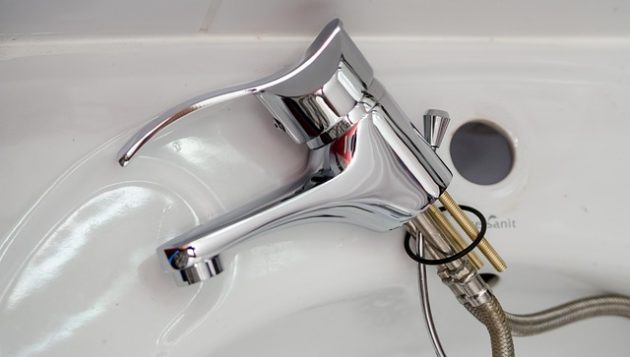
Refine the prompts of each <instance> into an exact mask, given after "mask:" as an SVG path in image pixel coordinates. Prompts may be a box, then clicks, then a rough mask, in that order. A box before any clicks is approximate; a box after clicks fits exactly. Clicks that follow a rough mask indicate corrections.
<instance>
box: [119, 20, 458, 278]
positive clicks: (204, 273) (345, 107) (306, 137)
mask: <svg viewBox="0 0 630 357" xmlns="http://www.w3.org/2000/svg"><path fill="white" fill-rule="evenodd" d="M246 94H255V95H256V96H257V98H258V99H259V100H260V101H261V103H262V104H263V105H264V106H265V107H266V108H267V109H268V110H269V112H270V113H271V114H272V115H273V116H274V118H275V124H276V126H277V127H278V128H280V129H282V130H283V131H285V132H286V133H287V134H288V135H289V136H290V137H291V138H292V139H293V140H294V141H295V142H296V143H298V144H306V145H307V146H308V147H309V148H310V154H309V165H308V166H307V169H306V170H305V172H304V178H303V180H301V181H299V182H298V183H297V184H294V185H293V186H292V187H288V188H286V190H284V192H282V193H281V194H278V195H276V197H275V198H273V199H271V200H270V199H268V198H267V199H265V201H263V202H260V201H257V202H252V203H250V204H249V205H247V206H245V207H242V208H241V209H239V210H235V211H233V212H229V213H227V214H225V215H223V216H220V217H216V218H214V219H213V220H211V221H210V222H207V223H205V224H203V225H200V226H198V227H196V228H194V229H192V230H191V231H189V232H187V233H185V234H183V235H180V236H179V237H176V238H175V239H173V240H171V241H169V242H168V243H166V244H164V245H162V246H161V247H160V248H158V254H160V255H161V256H162V259H161V261H162V262H163V263H164V264H165V266H166V267H167V269H174V270H175V273H176V274H175V275H176V276H177V277H178V281H179V282H180V283H183V284H193V283H196V282H199V281H202V280H206V279H208V278H210V277H212V276H215V275H216V274H218V273H220V272H221V271H222V269H223V265H222V264H221V260H220V258H219V254H220V253H221V252H223V251H224V250H225V249H227V248H229V247H231V246H233V245H235V244H237V243H239V242H241V241H243V240H245V239H247V238H250V237H253V236H255V235H257V234H260V233H263V232H266V231H269V230H272V229H275V228H278V227H281V226H287V225H291V224H295V223H302V222H307V221H309V222H312V221H338V222H346V223H352V224H355V225H360V226H363V227H366V228H369V229H372V230H376V231H387V230H391V229H394V228H398V227H400V226H402V225H403V224H404V223H406V222H408V221H409V220H410V219H412V218H413V217H414V216H416V215H417V214H418V213H419V212H421V211H422V210H423V209H424V208H425V207H426V206H427V205H429V204H430V203H432V202H434V201H435V200H436V199H437V197H439V196H440V195H441V194H442V192H444V191H445V190H446V188H447V186H448V184H449V183H450V180H451V177H452V175H451V172H450V171H449V170H448V168H447V167H446V166H445V165H444V163H443V162H442V161H441V160H440V158H439V157H438V156H437V155H436V154H435V152H434V151H433V150H432V148H431V146H430V145H429V144H428V143H427V141H426V140H425V139H424V138H423V137H422V136H421V135H420V134H419V132H418V131H417V130H416V128H415V127H414V126H413V124H412V123H411V120H410V119H409V118H408V117H407V116H406V115H405V114H404V113H403V112H402V111H401V110H400V108H399V107H398V106H397V105H396V103H395V102H394V101H393V99H392V98H391V96H390V95H389V94H388V93H387V92H386V91H385V89H384V88H383V87H382V86H381V84H380V83H379V82H378V81H377V80H375V79H374V78H373V73H372V69H371V68H370V66H369V64H368V63H367V61H366V60H365V58H364V57H363V55H362V54H361V52H360V51H359V50H358V48H357V47H356V45H355V44H354V43H353V42H352V40H351V39H350V37H349V36H348V34H347V33H346V32H345V31H344V30H343V28H342V27H341V22H340V21H339V20H334V21H332V22H331V23H329V24H328V25H327V26H326V27H325V28H324V29H323V30H322V32H321V33H320V35H319V36H318V37H317V38H316V39H315V41H314V42H313V44H312V45H311V46H310V47H309V49H308V50H307V52H306V55H305V57H304V59H303V60H302V61H301V62H300V63H299V64H298V65H297V66H296V67H295V68H294V69H292V70H290V71H288V72H286V73H282V74H279V75H274V76H271V77H269V78H266V79H263V80H260V81H256V82H254V83H251V84H247V85H244V86H240V87H235V88H231V89H227V90H222V91H219V92H214V93H210V94H207V95H203V96H200V97H197V98H193V99H191V100H190V101H188V102H185V103H183V104H181V105H180V106H177V107H175V108H172V109H170V110H168V111H166V112H165V113H164V114H162V115H160V116H158V117H157V118H156V119H155V120H153V121H152V122H150V123H149V124H147V125H146V126H145V127H144V128H143V129H142V130H141V131H140V132H138V133H137V134H136V135H135V136H134V137H133V138H132V139H131V140H130V141H129V142H128V143H127V144H126V145H125V146H124V147H123V149H122V150H121V152H120V155H119V163H120V164H121V165H123V166H124V165H125V164H126V163H127V162H128V161H129V160H130V159H131V158H132V157H133V155H134V154H135V153H136V152H137V151H138V150H139V149H140V147H142V146H143V145H144V144H145V143H146V142H147V141H148V140H149V139H150V138H151V137H152V136H153V135H155V133H157V132H158V131H160V130H161V129H162V128H164V127H165V126H167V125H169V124H170V123H172V122H174V121H176V120H178V119H179V118H182V117H184V116H186V115H187V114H189V113H191V112H193V111H196V110H198V109H201V108H204V107H207V106H210V105H214V104H216V103H219V102H222V101H225V100H231V99H234V98H237V97H240V96H242V95H246Z"/></svg>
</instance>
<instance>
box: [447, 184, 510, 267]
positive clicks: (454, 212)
mask: <svg viewBox="0 0 630 357" xmlns="http://www.w3.org/2000/svg"><path fill="white" fill-rule="evenodd" d="M439 200H440V202H441V203H442V204H443V205H444V207H445V208H446V210H447V211H448V212H449V213H450V214H451V216H453V218H454V219H455V221H457V223H458V224H459V225H460V226H461V227H462V229H463V230H464V232H466V234H467V235H468V237H469V238H470V239H475V238H476V237H477V234H479V230H477V227H476V226H475V224H474V223H473V222H472V221H471V220H470V218H468V216H466V214H465V213H464V212H463V211H462V210H461V208H459V205H458V204H457V203H456V202H455V200H453V197H451V195H450V194H449V193H448V192H446V191H445V192H444V193H443V194H442V195H441V196H440V198H439ZM479 249H480V250H481V252H482V253H483V255H484V256H485V257H486V259H488V261H489V262H490V264H492V266H493V267H494V269H495V270H496V271H498V272H502V271H505V269H507V265H506V264H505V261H504V260H503V259H502V258H501V257H500V256H499V254H498V253H497V252H496V250H494V248H493V247H492V245H490V243H489V242H488V241H487V240H486V239H485V238H484V239H483V240H482V241H481V243H479Z"/></svg>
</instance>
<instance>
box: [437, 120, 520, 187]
mask: <svg viewBox="0 0 630 357" xmlns="http://www.w3.org/2000/svg"><path fill="white" fill-rule="evenodd" d="M450 152H451V159H452V160H453V165H455V169H456V170H457V172H459V174H460V175H462V176H463V177H464V178H465V179H466V180H468V181H470V182H472V183H476V184H478V185H494V184H497V183H499V182H501V181H503V180H504V179H505V178H506V177H507V176H508V175H509V174H510V172H511V171H512V167H513V165H514V149H513V145H512V142H511V141H510V139H509V138H508V137H507V135H506V134H505V132H504V131H503V130H501V129H500V128H498V127H497V126H495V125H494V124H490V123H487V122H485V121H473V122H469V123H466V124H464V125H462V126H460V127H459V128H458V129H457V130H456V131H455V134H454V135H453V138H452V139H451V146H450Z"/></svg>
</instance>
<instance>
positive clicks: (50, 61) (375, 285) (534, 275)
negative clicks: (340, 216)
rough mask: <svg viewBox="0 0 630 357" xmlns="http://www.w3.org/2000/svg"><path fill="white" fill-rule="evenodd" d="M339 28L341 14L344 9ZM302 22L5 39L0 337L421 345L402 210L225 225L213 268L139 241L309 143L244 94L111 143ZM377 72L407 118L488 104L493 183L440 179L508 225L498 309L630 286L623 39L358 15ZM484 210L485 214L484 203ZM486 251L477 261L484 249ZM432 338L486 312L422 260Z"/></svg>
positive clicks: (160, 235)
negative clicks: (256, 35)
mask: <svg viewBox="0 0 630 357" xmlns="http://www.w3.org/2000/svg"><path fill="white" fill-rule="evenodd" d="M348 31H349V32H350V33H351V34H352V28H349V29H348ZM308 42H309V39H302V38H296V39H291V38H288V39H286V38H285V39H276V40H273V41H271V40H270V41H265V40H238V41H226V40H221V39H216V38H215V39H213V38H206V37H196V36H190V37H181V38H180V37H165V38H161V37H156V38H135V39H107V38H102V39H95V40H81V39H72V40H46V41H39V40H37V39H35V40H16V41H11V40H10V39H7V40H6V41H3V42H1V43H0V78H2V80H1V81H0V117H1V118H2V119H0V125H1V129H0V164H1V165H2V166H1V167H2V174H1V175H0V197H2V201H3V202H4V204H3V208H2V209H1V210H0V321H2V322H1V323H0V355H2V356H15V357H26V356H78V355H90V356H132V355H137V356H222V357H227V356H432V355H433V354H432V353H433V352H432V347H431V345H430V344H429V340H428V338H427V336H426V333H425V331H424V328H423V322H422V320H421V315H420V310H419V301H418V293H417V277H416V270H415V266H414V264H412V262H411V261H410V260H409V259H408V258H407V257H406V256H405V254H404V252H403V250H402V232H401V231H393V232H390V233H388V234H377V233H373V232H370V231H365V230H362V229H360V228H357V227H353V226H345V225H338V224H317V225H315V224H311V225H305V226H301V227H294V228H290V229H285V230H281V231H276V232H274V233H272V234H267V235H265V236H260V237H258V238H257V239H254V240H251V241H249V242H247V243H245V244H242V245H239V246H236V247H234V248H232V249H230V250H229V251H228V252H227V254H225V256H224V259H223V262H224V263H225V265H226V267H225V268H226V269H225V272H224V273H222V274H221V275H220V276H218V277H217V278H214V279H213V280H210V281H208V282H206V283H204V284H200V285H197V286H193V287H186V288H182V287H176V286H175V283H174V280H173V279H172V278H171V276H169V275H167V274H165V273H164V272H163V271H162V270H161V268H160V266H159V264H158V261H157V256H156V254H155V248H156V247H157V246H158V245H159V244H161V243H162V242H164V241H166V240H168V239H170V238H172V237H173V236H175V235H177V234H179V233H182V232H184V231H186V230H188V229H190V228H192V227H193V226H195V225H197V224H198V223H200V222H204V221H206V220H208V219H209V218H211V217H212V216H214V215H216V214H218V213H221V212H225V211H228V210H230V209H232V208H235V207H238V206H240V205H241V204H243V203H245V202H247V201H249V200H251V199H252V198H253V197H259V196H261V195H263V194H264V193H266V192H269V191H271V190H272V189H274V188H277V187H280V186H282V185H284V184H285V183H287V182H290V181H292V180H294V179H295V178H296V177H298V176H300V173H301V170H302V168H303V166H304V164H305V159H306V158H305V155H306V152H305V150H303V149H302V148H300V147H298V146H296V145H294V144H293V143H292V142H291V141H290V140H289V139H288V138H287V137H286V136H285V135H284V134H283V133H281V132H279V131H277V130H275V129H274V128H273V126H272V125H271V120H270V117H269V115H268V114H267V112H266V111H265V110H264V109H263V108H262V107H261V106H260V105H259V104H258V103H257V102H256V100H255V99H253V98H248V99H242V100H239V101H236V102H230V103H229V105H223V106H221V107H216V108H212V109H210V110H206V111H203V112H201V113H199V114H198V115H195V117H192V118H190V119H187V120H183V121H182V122H181V123H179V124H177V125H174V126H173V127H172V128H171V129H170V130H168V131H167V132H165V133H164V134H163V135H161V136H160V137H159V138H158V139H157V140H155V141H153V142H152V143H150V144H149V145H148V146H147V147H146V148H145V149H144V150H143V151H142V152H141V156H139V157H138V158H137V159H135V160H134V161H133V162H132V163H131V164H130V165H129V166H128V167H126V168H124V169H123V168H121V167H119V166H118V164H117V162H116V158H115V156H116V152H117V151H118V149H119V148H120V146H121V145H122V144H123V143H124V142H125V141H126V140H127V139H128V138H129V136H130V135H131V134H132V133H133V132H134V131H135V130H136V129H137V128H138V127H139V126H140V125H141V124H143V123H145V122H146V121H147V120H149V119H150V118H151V117H152V116H153V115H155V114H157V113H159V112H160V111H161V110H164V109H166V108H167V107H169V106H171V105H173V104H177V103H178V102H180V101H182V100H184V99H187V98H189V97H192V96H194V95H196V94H200V93H203V92H206V91H208V90H211V89H218V88H222V87H225V86H227V85H230V84H234V83H239V82H243V81H248V80H251V79H256V78H259V77H261V76H263V75H266V74H269V73H273V72H275V71H276V70H278V69H280V68H281V67H282V66H285V65H289V64H291V63H293V62H294V61H295V60H296V59H297V58H298V57H299V56H300V55H301V53H302V51H303V49H304V48H305V47H306V45H307V44H308ZM357 43H358V45H359V47H360V48H361V50H362V51H363V52H364V54H365V56H366V57H367V58H368V60H369V61H370V62H371V64H372V66H373V67H374V70H375V74H376V76H377V78H379V80H380V81H381V82H382V83H383V84H384V85H385V86H386V87H387V88H388V89H389V90H390V92H391V93H392V95H393V96H394V98H396V100H397V101H398V103H399V104H400V105H401V106H402V108H403V109H404V110H405V111H406V112H407V113H408V114H410V115H412V116H414V117H416V118H418V119H419V117H420V115H421V113H422V112H424V110H426V109H428V108H433V107H436V108H441V109H445V110H448V111H449V112H450V114H451V116H452V118H453V124H452V126H451V128H450V130H449V133H448V134H447V138H446V140H445V144H443V147H442V149H441V150H440V153H441V155H442V157H443V158H444V160H445V162H447V164H449V165H451V164H452V163H451V160H450V156H449V141H450V139H451V136H452V133H453V131H454V130H455V129H456V128H457V127H458V126H460V125H462V124H463V123H465V122H468V121H470V120H473V119H485V120H488V121H491V122H493V123H494V125H497V126H499V127H501V128H502V129H503V130H504V131H505V132H507V133H508V134H509V136H510V138H511V140H512V142H513V144H514V147H515V154H516V161H515V164H514V168H513V170H512V172H511V173H510V175H509V176H508V177H507V178H506V179H505V180H504V181H502V182H501V183H499V184H496V185H492V186H479V185H475V184H472V183H469V182H467V181H466V180H465V179H463V178H461V177H460V176H459V175H458V173H457V172H456V171H454V173H455V178H454V180H453V183H452V189H451V192H452V194H453V195H454V196H455V197H457V198H458V200H459V201H461V203H466V204H472V205H474V206H475V207H477V208H479V209H481V210H482V211H483V212H484V213H485V214H486V215H487V216H490V215H495V216H496V221H495V223H496V222H498V221H500V220H510V221H513V222H514V224H513V225H510V228H505V226H504V227H503V228H500V224H499V225H497V226H498V227H495V228H492V227H491V229H490V230H489V233H488V237H489V239H490V240H491V242H492V243H493V244H494V246H495V247H496V248H497V250H498V251H499V252H500V253H501V254H502V256H503V257H504V258H505V260H506V261H507V263H508V265H509V270H508V271H507V272H505V273H503V274H501V279H500V281H499V284H498V285H497V287H496V289H495V292H496V294H497V296H498V297H499V298H500V301H501V302H502V304H503V306H504V307H505V308H506V309H507V310H508V311H510V312H516V313H521V312H522V313H524V312H532V311H537V310H539V309H542V308H546V307H549V306H551V305H555V304H559V303H561V302H564V301H567V300H569V299H573V298H577V297H582V296H584V295H589V294H596V293H601V292H617V293H626V294H630V286H629V285H628V276H629V275H628V274H629V273H628V271H629V269H630V261H628V259H627V256H628V252H629V251H630V239H628V233H627V231H626V230H625V223H626V222H627V203H628V201H630V189H628V187H627V183H628V182H630V169H629V167H628V164H627V163H628V154H629V153H630V148H629V147H628V140H627V136H628V133H629V132H630V101H629V100H628V98H630V42H629V41H627V40H624V39H613V38H611V39H597V40H589V39H575V40H570V41H567V40H554V39H547V40H526V39H520V40H517V39H514V40H509V39H503V40H496V41H493V40H465V39H450V40H443V41H433V40H428V39H422V38H392V39H384V38H377V37H374V38H370V37H361V38H358V39H357ZM491 223H492V222H491ZM484 271H490V268H489V265H487V267H486V268H484ZM430 275H431V278H432V280H431V281H430V287H431V295H432V304H433V307H434V315H435V318H436V323H437V327H438V329H439V331H440V333H441V336H442V339H443V343H444V345H445V348H446V350H447V352H448V353H449V356H489V355H490V348H489V340H488V338H487V336H486V333H485V330H484V328H483V327H482V325H481V324H479V323H478V322H476V321H475V320H474V319H473V318H472V317H471V316H470V315H468V313H467V312H465V311H464V309H463V308H462V307H461V306H460V305H459V304H458V303H457V302H456V301H455V299H454V297H453V296H452V294H451V292H450V291H449V290H448V289H446V288H445V287H444V286H442V285H441V283H440V282H439V281H438V280H437V278H436V277H435V276H434V275H435V274H433V270H430ZM629 334H630V322H629V321H624V320H622V319H615V318H599V319H595V320H590V321H587V322H581V323H578V324H575V325H572V326H569V327H566V328H562V329H560V330H557V331H554V332H550V333H547V334H545V335H541V336H535V337H528V338H517V339H516V340H515V343H516V349H517V353H518V355H520V356H575V357H579V356H593V355H597V354H601V353H602V352H603V351H604V352H605V354H606V356H626V355H628V351H629V350H630V339H628V338H627V336H628V335H629Z"/></svg>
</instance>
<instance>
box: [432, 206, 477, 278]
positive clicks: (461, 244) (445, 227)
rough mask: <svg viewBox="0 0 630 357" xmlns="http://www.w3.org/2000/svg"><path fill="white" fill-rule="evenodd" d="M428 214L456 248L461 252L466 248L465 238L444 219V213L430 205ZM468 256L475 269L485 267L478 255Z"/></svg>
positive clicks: (471, 253)
mask: <svg viewBox="0 0 630 357" xmlns="http://www.w3.org/2000/svg"><path fill="white" fill-rule="evenodd" d="M427 213H428V214H429V216H431V218H433V220H434V221H435V223H436V225H437V226H438V228H439V229H440V230H441V231H442V233H444V236H445V237H446V238H447V239H448V240H449V242H450V243H451V244H452V245H453V246H455V248H457V249H459V250H462V249H464V248H466V241H465V240H464V238H462V236H461V235H460V234H459V233H457V230H455V227H453V225H452V224H451V222H449V221H448V219H447V218H446V217H444V215H443V214H442V212H440V210H439V209H438V208H437V207H435V206H433V205H430V206H429V208H428V209H427ZM466 256H467V257H468V259H470V262H471V263H472V265H473V266H474V267H475V269H477V270H479V269H481V267H482V266H483V261H481V259H479V257H478V256H477V254H475V253H474V252H470V253H468V254H467V255H466Z"/></svg>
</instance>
